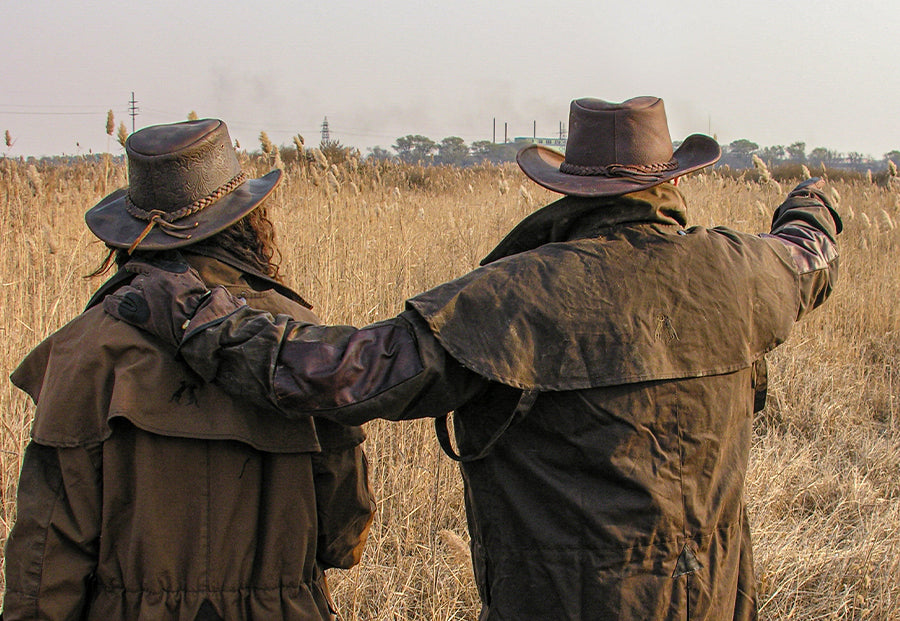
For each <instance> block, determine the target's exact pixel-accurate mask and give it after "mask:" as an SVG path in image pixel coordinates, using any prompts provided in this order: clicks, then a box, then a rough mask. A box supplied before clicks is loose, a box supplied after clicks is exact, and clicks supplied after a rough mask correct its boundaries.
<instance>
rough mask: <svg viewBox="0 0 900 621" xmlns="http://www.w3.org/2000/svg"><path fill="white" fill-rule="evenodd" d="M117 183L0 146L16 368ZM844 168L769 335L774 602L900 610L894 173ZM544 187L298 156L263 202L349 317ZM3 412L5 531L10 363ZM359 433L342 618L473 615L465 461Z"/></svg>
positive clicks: (762, 483) (83, 257)
mask: <svg viewBox="0 0 900 621" xmlns="http://www.w3.org/2000/svg"><path fill="white" fill-rule="evenodd" d="M245 166H246V168H247V169H248V170H250V171H256V172H257V173H260V174H261V173H263V172H265V171H266V170H267V169H268V168H269V167H270V166H271V164H270V163H266V162H260V161H255V160H254V161H250V160H249V159H247V158H246V157H245ZM124 183H125V180H124V170H123V169H122V168H121V167H120V166H109V165H104V164H103V163H100V164H96V163H88V162H83V163H81V164H78V165H68V166H61V167H56V168H52V169H46V170H38V169H36V168H34V167H33V166H26V165H25V164H22V163H18V162H14V161H11V160H2V161H0V216H2V225H0V234H2V247H3V253H2V258H0V262H2V264H0V308H2V311H3V312H2V318H0V347H2V350H0V361H2V371H3V372H4V374H6V375H8V374H9V372H11V371H12V369H13V368H14V367H15V365H16V364H17V363H18V361H19V360H20V359H21V358H22V357H23V356H24V355H25V353H26V352H27V351H28V350H29V349H31V348H32V347H33V346H34V345H36V344H37V343H38V341H40V340H41V339H42V338H43V337H44V336H46V335H47V334H49V333H50V332H51V331H53V330H55V329H57V328H58V327H60V326H61V325H63V324H64V323H65V322H66V321H68V320H70V319H71V318H73V317H74V316H75V315H76V314H78V313H79V312H80V311H81V309H82V307H83V305H84V304H85V302H86V301H87V299H88V297H89V295H90V292H91V290H92V289H93V288H95V287H96V286H98V285H99V283H98V282H96V281H86V280H84V279H83V278H82V275H83V274H87V273H89V272H91V271H92V270H93V269H94V267H95V266H96V265H97V263H98V262H99V260H100V258H101V256H102V255H103V254H104V248H103V246H102V244H101V243H100V242H98V241H97V240H95V239H94V238H93V237H92V236H91V235H90V233H89V232H88V231H87V229H86V228H85V226H84V223H83V219H82V217H83V213H84V211H85V210H86V209H87V208H88V207H90V206H91V205H92V204H94V203H95V202H96V201H97V200H98V199H99V198H100V197H101V196H103V195H104V193H105V192H106V191H108V190H111V189H112V188H114V187H117V186H121V185H124ZM782 185H784V183H783V184H782ZM788 187H789V186H788ZM833 187H834V190H835V191H836V194H835V198H836V200H837V201H838V203H839V206H840V210H841V211H842V212H843V213H844V214H845V227H846V228H845V232H844V234H843V235H842V237H841V252H842V259H841V260H842V265H841V269H842V275H841V281H840V283H839V288H838V289H837V291H836V292H835V293H834V295H833V296H832V299H831V300H830V301H829V302H828V303H827V304H826V306H825V307H824V308H822V309H819V310H818V311H816V312H815V313H813V315H812V316H811V317H810V318H809V319H808V320H806V321H805V322H803V323H801V324H799V325H797V326H796V328H795V330H794V333H793V334H792V336H791V339H790V341H789V342H788V343H787V344H786V345H785V346H783V347H782V348H780V349H779V350H778V351H777V352H776V353H775V354H774V355H772V356H770V382H771V384H770V390H769V401H768V405H767V407H766V409H765V410H764V411H763V412H762V413H761V415H760V416H759V418H758V420H757V425H756V435H755V440H754V444H753V452H752V464H751V469H750V472H749V474H748V479H747V497H748V501H749V504H750V513H751V519H752V523H753V526H754V535H755V550H756V570H757V574H758V578H759V586H760V607H761V616H762V618H763V619H804V620H805V619H881V620H885V621H887V620H889V619H896V618H897V615H898V612H897V611H898V610H900V466H898V464H900V402H898V401H900V372H898V367H897V363H898V360H900V310H898V303H897V302H898V300H900V268H898V264H900V228H895V226H894V223H897V224H900V204H898V201H900V198H898V197H900V192H898V191H897V190H896V189H892V188H891V186H890V185H889V184H888V187H883V186H877V185H873V184H870V183H866V182H865V181H852V182H846V181H845V182H838V183H836V184H835V185H834V186H833ZM682 188H683V191H684V193H685V194H686V196H687V198H688V201H689V205H691V209H692V211H690V212H689V213H690V216H691V219H692V223H693V224H699V225H705V226H708V225H713V224H724V225H728V226H731V227H733V228H736V229H739V230H743V231H751V232H759V231H764V230H767V226H768V222H769V218H770V214H771V212H772V210H773V209H774V208H775V207H776V206H777V204H778V203H779V202H780V199H781V196H782V194H781V192H780V191H779V189H777V188H776V187H775V186H774V184H772V183H759V182H756V181H754V182H748V181H746V180H744V179H735V178H724V177H720V176H717V175H716V174H701V175H696V176H694V177H692V178H688V179H686V180H685V181H684V182H683V184H682ZM553 198H555V196H554V195H551V194H550V193H548V192H545V191H543V190H541V189H540V188H538V187H536V186H535V185H533V184H530V183H529V182H528V181H527V180H526V179H525V178H524V177H523V176H522V175H521V174H520V173H519V172H518V171H517V169H515V168H514V167H512V166H506V167H482V168H470V169H465V170H457V169H452V168H420V167H414V166H399V165H387V164H384V165H379V166H378V167H375V166H369V165H366V164H360V163H358V162H357V161H355V160H354V159H353V158H350V159H348V160H347V161H344V162H341V163H340V165H330V164H329V163H328V162H323V161H321V160H319V161H318V162H317V163H314V162H310V163H309V164H308V165H307V164H304V166H303V167H299V166H298V165H297V164H296V163H293V162H289V164H288V170H287V174H286V179H285V182H284V184H283V185H282V186H281V188H280V189H279V190H278V191H277V193H276V194H275V196H274V197H273V198H272V199H270V205H271V212H272V216H273V219H274V220H275V222H276V224H277V225H278V227H279V231H280V240H281V247H282V252H283V255H284V256H283V268H284V273H285V274H286V280H287V282H288V284H291V285H293V286H294V287H295V288H296V289H297V290H299V291H300V292H301V293H302V294H303V295H304V296H305V297H307V298H308V299H310V300H312V301H313V302H314V304H315V305H316V311H317V312H318V313H319V315H320V316H321V317H322V318H323V319H325V320H327V321H328V322H330V323H352V324H357V325H359V324H364V323H367V322H371V321H374V320H377V319H381V318H385V317H389V316H391V315H393V314H395V313H397V312H398V311H399V310H400V309H401V308H402V305H403V301H404V299H405V298H407V297H409V296H411V295H413V294H415V293H417V292H419V291H422V290H424V289H426V288H428V287H430V286H432V285H435V284H437V283H439V282H441V281H444V280H446V279H449V278H452V277H455V276H457V275H460V274H463V273H464V272H466V271H468V270H469V269H471V268H472V267H473V266H475V265H477V262H478V260H479V259H480V258H481V257H483V256H484V255H485V254H486V253H487V252H488V251H489V250H490V248H491V247H492V246H493V245H494V244H495V243H496V242H497V241H498V240H500V239H501V238H502V236H503V235H504V234H505V233H506V231H508V230H509V229H510V228H511V227H512V226H513V225H514V224H515V223H516V222H517V221H518V220H519V219H520V218H521V217H523V216H524V215H525V214H527V213H529V212H531V211H533V210H534V209H535V208H537V207H538V206H539V205H541V204H543V203H545V202H547V201H549V200H552V199H553ZM73 381H77V379H76V378H73ZM0 412H2V414H0V430H2V431H0V494H2V506H0V542H3V541H5V538H6V535H7V533H8V531H9V528H10V526H11V525H12V523H13V520H14V518H15V513H16V502H15V491H16V482H17V476H18V471H19V467H20V464H21V459H22V453H23V448H24V445H25V443H26V442H27V440H28V435H29V426H30V418H31V415H32V408H31V405H30V403H29V401H28V399H27V397H26V396H25V395H24V394H22V393H20V392H19V391H17V390H16V389H15V388H13V387H12V386H11V384H9V382H8V381H4V382H3V386H2V389H0ZM368 433H369V439H368V442H367V450H368V454H369V457H370V461H371V466H372V479H373V483H374V487H375V491H376V494H377V497H378V515H377V518H376V522H375V525H374V527H373V530H372V534H371V538H370V540H369V545H368V547H367V549H366V553H365V556H364V557H363V561H362V563H361V565H360V566H358V567H356V568H354V569H353V570H351V571H348V572H335V573H333V574H332V575H331V583H332V587H333V590H334V596H335V599H336V601H337V604H338V607H339V608H340V610H341V615H342V618H343V619H422V620H425V619H428V620H449V619H475V618H476V617H477V611H478V597H477V594H476V592H475V588H474V585H473V580H472V577H471V569H470V568H469V566H468V565H467V557H466V550H465V545H464V541H467V534H466V526H465V516H464V511H463V507H462V490H461V481H460V477H459V475H458V473H457V472H456V467H455V465H454V464H453V462H451V461H450V460H449V459H447V458H446V457H444V456H443V455H442V454H441V452H440V449H439V448H438V445H437V442H436V441H435V439H434V434H433V431H432V428H431V424H430V423H429V422H427V421H418V422H415V423H402V424H392V423H385V422H380V421H377V422H375V423H371V424H369V425H368Z"/></svg>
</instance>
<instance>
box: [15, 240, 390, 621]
mask: <svg viewBox="0 0 900 621" xmlns="http://www.w3.org/2000/svg"><path fill="white" fill-rule="evenodd" d="M188 256H189V259H190V262H191V263H192V264H193V265H194V267H195V268H197V269H198V270H199V271H200V273H201V275H202V276H203V278H204V280H205V281H206V282H208V283H210V284H211V285H212V284H222V285H226V286H227V287H228V288H229V289H230V290H231V291H232V292H233V293H234V294H235V295H239V296H242V297H245V298H247V299H248V300H249V301H250V303H251V304H253V305H254V306H255V307H257V308H261V309H266V310H268V311H270V312H272V313H278V312H280V313H286V314H288V315H291V316H293V317H295V318H297V319H302V320H305V321H312V322H315V321H316V320H315V316H314V315H313V314H312V313H311V312H309V311H308V310H307V309H306V308H303V307H302V306H301V305H300V304H298V303H297V301H294V300H291V299H288V297H285V296H283V295H280V294H279V293H277V292H276V290H274V289H273V288H272V285H273V284H274V283H267V282H265V279H262V278H257V277H253V276H251V275H249V274H248V270H247V269H238V268H239V267H240V264H239V263H235V262H234V261H230V262H231V263H232V264H233V265H229V264H227V263H225V262H223V261H220V260H216V259H213V258H210V257H203V256H198V255H188ZM223 258H225V259H228V257H227V256H225V257H223ZM251 284H252V285H254V286H259V285H260V284H262V289H263V290H255V289H254V287H253V286H251ZM109 289H110V287H106V288H105V290H109ZM281 290H282V291H284V289H283V288H281ZM292 297H294V298H295V300H299V297H298V296H295V295H294V296H292ZM13 381H14V382H15V383H16V384H17V385H18V386H20V387H21V388H23V389H24V390H26V391H27V392H28V393H29V394H30V395H31V396H32V397H33V398H34V400H35V402H36V404H37V407H36V412H35V421H34V427H33V438H32V442H31V443H30V445H29V446H28V448H27V451H26V455H25V460H24V466H23V470H22V475H21V479H20V484H19V495H18V520H17V522H16V524H15V527H14V528H13V530H12V533H11V535H10V538H9V541H8V544H7V547H6V594H5V604H4V613H3V615H4V617H3V618H4V619H5V620H6V621H13V620H16V619H84V620H94V619H96V620H98V621H100V620H103V621H109V620H115V619H123V620H124V619H177V620H180V621H193V620H194V619H204V620H212V619H267V620H268V619H293V620H304V621H313V620H315V621H319V620H323V619H331V618H332V612H333V610H332V606H331V604H330V599H329V595H328V589H327V585H326V583H325V577H324V574H323V571H322V570H323V569H325V568H328V567H350V566H351V565H354V564H355V563H357V562H358V561H359V558H360V555H361V551H362V546H363V544H364V542H365V539H366V534H367V530H368V526H369V524H370V521H371V518H372V514H373V510H374V503H373V500H372V495H371V491H370V489H369V487H368V482H367V473H366V463H365V456H364V454H363V453H362V450H361V448H360V446H359V444H360V442H361V441H362V439H363V435H362V432H361V430H359V429H358V428H355V427H343V426H340V425H338V424H336V423H332V422H330V421H318V423H316V422H313V421H312V420H311V419H301V420H298V421H294V422H291V421H287V420H285V419H284V418H282V417H276V416H273V415H271V414H267V413H265V412H260V411H258V410H256V409H254V408H252V407H249V406H248V405H247V404H246V403H245V402H242V401H240V400H238V399H235V398H232V397H229V396H228V395H226V394H225V393H224V392H222V391H221V390H219V389H218V388H216V387H214V386H211V385H208V384H204V383H203V382H202V381H201V380H200V379H199V378H198V377H197V376H196V375H195V374H193V373H192V372H191V371H190V370H189V369H188V368H187V367H186V366H185V365H183V364H181V363H179V362H176V361H175V360H174V358H173V356H172V354H171V353H170V352H168V351H166V350H165V349H164V348H162V347H161V346H159V345H158V343H157V342H156V341H155V340H154V339H152V338H150V337H146V336H144V335H143V334H142V333H140V332H138V331H137V330H135V329H133V328H132V327H131V326H128V325H127V324H124V323H122V322H119V321H116V320H114V319H113V318H111V317H109V316H108V315H105V314H104V313H103V311H102V309H101V308H99V307H97V306H95V307H93V308H90V309H89V310H87V311H86V312H85V313H84V314H82V315H80V316H79V317H77V318H76V319H74V320H73V321H72V322H70V323H69V324H68V325H66V326H65V327H63V328H62V329H61V330H59V331H58V332H57V333H55V334H54V335H52V336H51V337H50V338H49V339H47V340H46V341H44V342H43V343H41V344H40V345H39V346H38V347H37V348H36V349H35V350H34V351H33V352H32V353H31V354H29V356H28V357H27V358H26V359H25V361H24V362H23V363H22V365H21V366H20V367H19V368H18V369H17V370H16V372H15V373H14V375H13ZM323 423H324V424H323Z"/></svg>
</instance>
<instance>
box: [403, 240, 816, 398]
mask: <svg viewBox="0 0 900 621" xmlns="http://www.w3.org/2000/svg"><path fill="white" fill-rule="evenodd" d="M407 304H408V306H409V307H411V308H413V309H415V310H416V311H418V312H419V313H420V314H421V315H422V317H424V318H425V320H426V321H427V322H428V323H429V325H430V327H431V330H432V331H433V333H434V334H435V336H436V337H437V338H438V340H439V341H440V343H441V345H442V346H443V347H444V348H445V349H446V350H447V351H448V352H449V353H450V355H451V356H453V357H454V358H455V359H456V360H458V361H459V362H460V363H461V364H463V365H464V366H465V367H467V368H468V369H470V370H472V371H474V372H476V373H478V374H479V375H482V376H483V377H486V378H488V379H490V380H493V381H497V382H501V383H503V384H507V385H509V386H513V387H516V388H521V389H523V390H539V391H548V390H552V391H558V390H578V389H585V388H594V387H600V386H613V385H620V384H628V383H634V382H644V381H652V380H666V379H675V378H688V377H702V376H708V375H717V374H721V373H728V372H732V371H735V370H738V369H742V368H747V367H749V366H750V365H752V364H753V363H754V361H756V360H757V359H758V358H760V357H761V356H762V355H763V354H765V353H766V352H767V351H769V350H771V349H772V348H774V347H775V346H776V345H778V344H779V343H781V342H783V341H784V340H785V339H786V338H787V336H788V333H789V332H790V329H791V326H792V324H793V322H794V321H795V319H796V317H797V312H798V309H799V304H800V300H799V287H798V275H797V272H796V269H795V268H794V266H793V263H792V262H791V259H790V256H789V255H788V253H787V252H786V251H784V250H783V248H781V246H780V244H778V243H777V242H772V240H766V239H763V238H760V237H758V236H755V235H749V234H743V233H738V232H735V231H731V230H728V229H723V228H716V229H705V228H701V227H694V228H691V229H687V230H686V231H685V230H681V229H680V228H677V227H672V226H659V225H657V224H652V223H641V224H630V225H622V226H618V227H615V228H614V229H612V232H607V234H604V236H603V237H593V238H585V239H577V240H574V241H566V242H556V243H546V244H543V245H540V246H539V247H537V248H534V249H531V250H527V251H524V252H519V253H517V254H513V255H512V256H507V257H505V258H502V259H499V260H496V261H494V262H491V263H488V264H487V265H485V266H483V267H481V268H478V269H476V270H474V271H472V272H470V273H469V274H467V275H465V276H463V277H462V278H459V279H457V280H454V281H451V282H449V283H446V284H443V285H440V286H438V287H436V288H434V289H432V290H430V291H427V292H425V293H423V294H421V295H419V296H416V297H414V298H412V299H411V300H409V301H408V302H407Z"/></svg>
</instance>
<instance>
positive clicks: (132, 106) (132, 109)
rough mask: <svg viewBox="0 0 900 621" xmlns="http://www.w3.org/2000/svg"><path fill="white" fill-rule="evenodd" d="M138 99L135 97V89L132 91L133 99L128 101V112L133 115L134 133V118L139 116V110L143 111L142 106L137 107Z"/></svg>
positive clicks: (132, 126) (132, 127) (132, 129)
mask: <svg viewBox="0 0 900 621" xmlns="http://www.w3.org/2000/svg"><path fill="white" fill-rule="evenodd" d="M137 104H138V102H137V100H136V99H135V98H134V91H131V101H129V102H128V114H130V115H131V133H132V134H133V133H134V119H135V117H137V115H138V112H140V111H141V109H140V108H138V107H137Z"/></svg>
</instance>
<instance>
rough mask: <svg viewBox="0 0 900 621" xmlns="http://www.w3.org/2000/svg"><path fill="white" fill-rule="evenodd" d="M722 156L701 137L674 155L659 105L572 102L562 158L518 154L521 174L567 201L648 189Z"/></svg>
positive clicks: (539, 149)
mask: <svg viewBox="0 0 900 621" xmlns="http://www.w3.org/2000/svg"><path fill="white" fill-rule="evenodd" d="M721 154H722V150H721V149H720V148H719V145H718V143H717V142H716V141H715V140H713V139H712V138H710V137H709V136H704V135H702V134H693V135H691V136H688V137H687V138H686V139H685V140H684V142H682V143H681V146H679V147H678V150H677V151H675V152H674V153H673V152H672V139H671V137H670V136H669V126H668V124H667V122H666V110H665V106H664V105H663V100H662V99H659V98H658V97H635V98H634V99H629V100H628V101H625V102H622V103H610V102H607V101H603V100H601V99H576V100H575V101H573V102H572V106H571V109H570V112H569V140H568V142H567V144H566V153H565V155H563V154H561V153H559V152H558V151H555V150H553V149H550V148H548V147H545V146H543V145H530V146H528V147H525V148H524V149H522V150H521V151H519V153H518V155H517V156H516V161H517V162H518V163H519V167H520V168H521V169H522V171H523V172H524V173H525V174H526V175H528V177H530V178H531V179H532V180H534V181H535V182H536V183H538V184H540V185H542V186H544V187H545V188H547V189H550V190H553V191H554V192H559V193H561V194H567V195H570V196H616V195H619V194H628V193H629V192H636V191H638V190H643V189H645V188H649V187H652V186H654V185H658V184H660V183H663V182H664V181H668V180H670V179H674V178H675V177H679V176H681V175H684V174H686V173H689V172H692V171H694V170H698V169H700V168H703V167H704V166H709V165H710V164H712V163H714V162H715V161H716V160H718V159H719V157H720V156H721Z"/></svg>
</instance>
